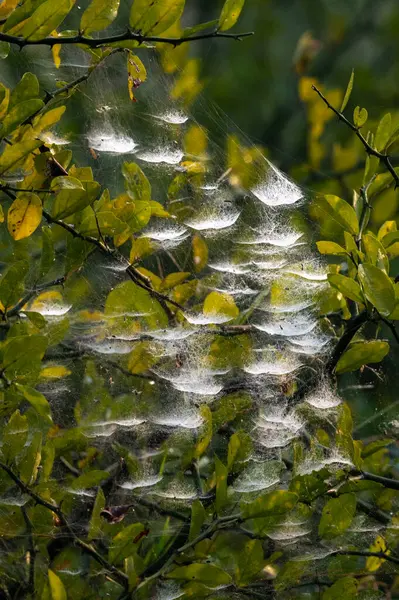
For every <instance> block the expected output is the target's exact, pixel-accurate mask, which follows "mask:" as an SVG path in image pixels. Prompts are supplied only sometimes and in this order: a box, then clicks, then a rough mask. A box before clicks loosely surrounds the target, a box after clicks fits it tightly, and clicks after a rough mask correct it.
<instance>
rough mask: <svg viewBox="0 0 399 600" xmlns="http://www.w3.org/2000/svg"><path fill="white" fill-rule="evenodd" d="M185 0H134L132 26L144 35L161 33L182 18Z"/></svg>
mask: <svg viewBox="0 0 399 600" xmlns="http://www.w3.org/2000/svg"><path fill="white" fill-rule="evenodd" d="M184 5H185V0H134V2H133V5H132V8H131V11H130V20H129V24H130V27H131V28H132V29H133V30H134V31H139V32H140V33H143V34H144V35H147V34H151V35H159V34H160V33H162V32H163V31H166V30H167V29H169V27H170V26H171V25H173V23H175V21H177V20H178V19H180V17H181V15H182V13H183V9H184Z"/></svg>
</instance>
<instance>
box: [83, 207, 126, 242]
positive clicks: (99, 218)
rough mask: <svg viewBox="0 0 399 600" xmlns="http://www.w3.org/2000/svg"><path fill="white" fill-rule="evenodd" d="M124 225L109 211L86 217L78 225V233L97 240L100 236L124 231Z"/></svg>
mask: <svg viewBox="0 0 399 600" xmlns="http://www.w3.org/2000/svg"><path fill="white" fill-rule="evenodd" d="M125 227H126V225H125V223H124V222H123V221H121V220H120V219H118V217H116V216H115V215H114V213H112V212H111V211H105V212H99V213H94V211H93V214H91V215H88V216H87V217H85V218H84V219H83V221H82V223H81V224H80V227H79V232H80V233H82V234H83V235H88V236H93V237H96V238H98V237H99V236H100V233H101V235H103V236H104V235H109V236H112V235H117V234H118V233H122V232H123V231H124V230H125Z"/></svg>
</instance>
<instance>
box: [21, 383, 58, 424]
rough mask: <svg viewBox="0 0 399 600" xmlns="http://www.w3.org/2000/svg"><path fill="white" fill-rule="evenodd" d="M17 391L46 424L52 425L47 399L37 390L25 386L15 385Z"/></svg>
mask: <svg viewBox="0 0 399 600" xmlns="http://www.w3.org/2000/svg"><path fill="white" fill-rule="evenodd" d="M16 387H17V389H18V391H19V392H20V393H21V394H22V395H23V397H24V398H25V399H26V400H27V401H28V402H29V403H30V404H31V405H32V406H33V408H34V409H35V411H36V412H37V413H38V414H39V415H40V416H41V417H43V418H44V419H45V420H46V421H47V422H50V423H51V424H52V422H53V419H52V417H51V408H50V405H49V403H48V400H47V398H46V397H45V396H44V395H43V394H42V393H41V392H39V391H38V390H35V389H34V388H32V387H29V386H27V385H20V384H16Z"/></svg>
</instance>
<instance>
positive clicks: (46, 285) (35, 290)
mask: <svg viewBox="0 0 399 600" xmlns="http://www.w3.org/2000/svg"><path fill="white" fill-rule="evenodd" d="M65 281H66V275H63V276H62V277H58V279H54V281H49V282H48V283H43V285H38V286H36V287H34V288H33V290H30V291H29V292H28V293H27V294H26V295H25V296H24V297H23V298H21V300H20V301H19V302H18V304H16V305H15V306H13V308H12V309H11V310H8V311H7V312H6V317H15V316H16V315H18V314H19V313H20V311H21V310H22V309H23V307H24V306H25V304H26V303H27V302H29V300H31V299H32V298H34V297H35V296H37V294H40V293H41V292H43V291H44V290H48V289H49V288H52V287H56V286H58V285H64V283H65Z"/></svg>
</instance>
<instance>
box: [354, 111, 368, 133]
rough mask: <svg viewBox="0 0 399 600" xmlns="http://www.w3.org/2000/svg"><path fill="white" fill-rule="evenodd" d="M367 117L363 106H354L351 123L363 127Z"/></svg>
mask: <svg viewBox="0 0 399 600" xmlns="http://www.w3.org/2000/svg"><path fill="white" fill-rule="evenodd" d="M368 117H369V114H368V112H367V110H366V109H365V108H360V106H356V108H355V110H354V111H353V123H354V124H355V125H356V127H359V128H360V127H363V125H364V124H365V122H366V121H367V119H368Z"/></svg>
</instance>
